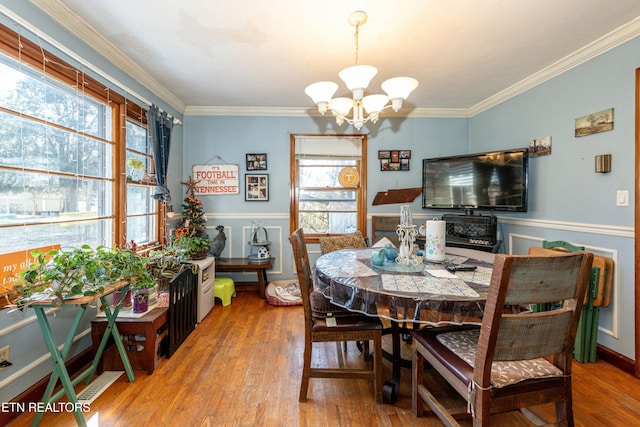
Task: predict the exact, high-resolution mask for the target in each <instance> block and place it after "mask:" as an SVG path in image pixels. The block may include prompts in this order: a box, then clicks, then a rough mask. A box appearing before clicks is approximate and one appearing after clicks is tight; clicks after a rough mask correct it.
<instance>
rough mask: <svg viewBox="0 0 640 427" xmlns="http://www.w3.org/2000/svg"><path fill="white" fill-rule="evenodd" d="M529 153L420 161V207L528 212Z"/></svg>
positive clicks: (479, 154) (500, 153)
mask: <svg viewBox="0 0 640 427" xmlns="http://www.w3.org/2000/svg"><path fill="white" fill-rule="evenodd" d="M528 163H529V151H528V149H526V148H519V149H513V150H505V151H493V152H487V153H476V154H464V155H459V156H449V157H438V158H432V159H423V160H422V207H423V208H425V209H459V210H465V211H467V213H472V212H473V211H474V210H484V211H510V212H526V211H527V185H528V178H529V175H528V174H529V172H528V171H529V168H528Z"/></svg>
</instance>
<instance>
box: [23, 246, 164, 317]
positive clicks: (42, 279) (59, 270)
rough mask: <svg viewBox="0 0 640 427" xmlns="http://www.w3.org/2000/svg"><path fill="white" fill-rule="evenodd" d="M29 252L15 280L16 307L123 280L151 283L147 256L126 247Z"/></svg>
mask: <svg viewBox="0 0 640 427" xmlns="http://www.w3.org/2000/svg"><path fill="white" fill-rule="evenodd" d="M31 255H32V256H33V259H34V262H32V263H31V264H30V265H29V267H27V268H25V269H24V270H22V271H21V272H20V275H19V279H18V281H17V288H18V290H19V292H20V295H19V297H18V299H17V300H16V301H14V302H15V304H16V305H17V306H19V307H23V306H26V305H28V304H29V303H30V302H32V301H37V300H39V299H51V301H52V303H53V304H54V305H60V304H62V301H64V300H65V299H69V298H73V297H76V296H95V295H98V294H101V293H103V292H104V289H105V286H106V285H109V284H113V283H117V282H121V281H125V280H126V281H128V282H130V283H131V284H132V287H141V286H147V287H149V285H151V284H152V283H154V279H153V277H152V276H151V274H150V273H149V270H148V268H147V265H148V262H149V260H148V258H145V257H142V256H141V255H139V254H137V253H135V252H133V251H131V250H129V249H107V248H105V247H102V246H100V247H97V248H96V249H93V248H91V247H90V246H89V245H83V246H81V247H80V248H74V249H69V250H52V251H49V252H45V253H43V252H42V251H38V250H36V251H33V252H32V253H31ZM153 286H154V285H151V286H150V287H153Z"/></svg>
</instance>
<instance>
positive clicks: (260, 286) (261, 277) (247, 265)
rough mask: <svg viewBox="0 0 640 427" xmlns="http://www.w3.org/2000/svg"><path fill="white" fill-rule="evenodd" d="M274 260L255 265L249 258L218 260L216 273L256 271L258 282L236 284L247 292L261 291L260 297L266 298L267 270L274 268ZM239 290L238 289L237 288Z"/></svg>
mask: <svg viewBox="0 0 640 427" xmlns="http://www.w3.org/2000/svg"><path fill="white" fill-rule="evenodd" d="M272 261H273V258H269V259H268V260H266V261H265V262H261V263H253V262H249V259H248V258H216V273H219V272H227V273H233V272H240V271H245V272H246V271H255V272H256V274H257V275H258V281H257V282H235V284H236V285H240V286H243V287H244V289H246V290H258V291H260V297H261V298H264V290H265V288H266V287H267V283H268V280H267V270H270V269H272V268H273V263H272ZM236 290H238V288H236Z"/></svg>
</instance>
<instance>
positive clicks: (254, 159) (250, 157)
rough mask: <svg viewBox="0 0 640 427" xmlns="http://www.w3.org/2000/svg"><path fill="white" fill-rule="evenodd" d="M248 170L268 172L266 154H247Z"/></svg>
mask: <svg viewBox="0 0 640 427" xmlns="http://www.w3.org/2000/svg"><path fill="white" fill-rule="evenodd" d="M247 170H248V171H265V170H267V155H266V153H247Z"/></svg>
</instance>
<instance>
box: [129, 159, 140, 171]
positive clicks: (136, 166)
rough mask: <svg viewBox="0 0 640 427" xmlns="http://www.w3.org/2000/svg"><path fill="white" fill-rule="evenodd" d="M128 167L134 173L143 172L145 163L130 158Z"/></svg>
mask: <svg viewBox="0 0 640 427" xmlns="http://www.w3.org/2000/svg"><path fill="white" fill-rule="evenodd" d="M127 166H129V167H130V168H131V169H133V170H134V171H141V170H142V169H144V163H142V160H140V159H139V158H137V157H129V158H128V159H127Z"/></svg>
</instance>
